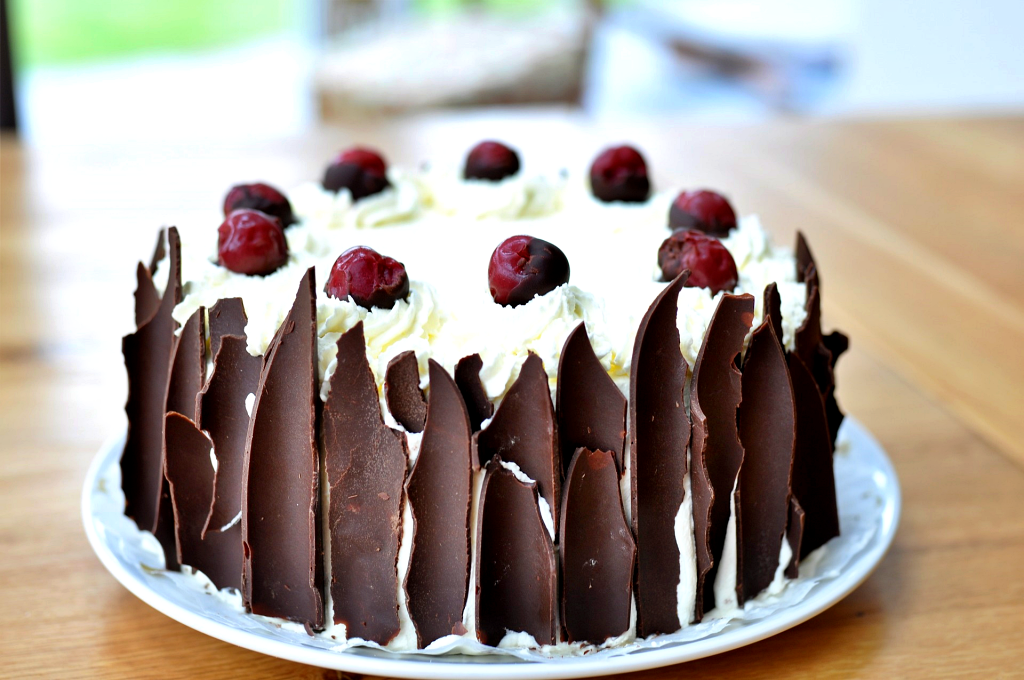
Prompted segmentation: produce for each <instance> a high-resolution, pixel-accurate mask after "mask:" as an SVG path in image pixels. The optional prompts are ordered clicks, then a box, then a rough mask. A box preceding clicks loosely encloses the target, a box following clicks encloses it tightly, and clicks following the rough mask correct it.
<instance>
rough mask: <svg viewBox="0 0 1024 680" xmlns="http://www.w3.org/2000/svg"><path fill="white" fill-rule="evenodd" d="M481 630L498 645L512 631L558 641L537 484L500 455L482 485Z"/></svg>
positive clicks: (551, 559)
mask: <svg viewBox="0 0 1024 680" xmlns="http://www.w3.org/2000/svg"><path fill="white" fill-rule="evenodd" d="M477 536H478V540H477V550H478V551H479V558H478V559H479V562H478V571H477V587H478V588H479V596H478V597H479V601H478V602H479V603H478V605H477V608H476V612H477V630H478V632H479V634H480V636H481V638H482V642H484V644H488V645H492V646H495V647H496V646H498V643H500V642H501V640H502V638H504V637H505V634H506V633H507V632H508V631H514V632H523V633H529V634H530V635H532V636H533V638H534V639H535V640H536V641H537V642H538V643H539V644H542V645H551V644H554V643H555V640H556V638H555V607H556V604H555V593H556V588H557V586H556V581H557V573H556V571H555V550H554V546H553V545H552V544H551V537H550V536H549V535H548V530H547V529H546V528H545V526H544V521H543V519H541V515H540V506H539V504H538V501H537V485H536V484H535V483H530V484H527V483H526V482H523V481H520V480H519V479H518V478H517V477H516V474H515V473H514V472H512V471H511V470H509V469H507V468H505V467H504V466H503V465H502V464H501V462H500V461H499V460H497V459H495V460H492V461H491V462H489V463H487V467H486V472H485V476H484V482H483V486H482V488H481V489H480V522H479V524H478V534H477Z"/></svg>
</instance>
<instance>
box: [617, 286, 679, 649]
mask: <svg viewBox="0 0 1024 680" xmlns="http://www.w3.org/2000/svg"><path fill="white" fill-rule="evenodd" d="M689 275H690V272H689V270H684V271H683V273H682V274H680V275H679V276H678V277H677V278H676V279H675V280H673V281H672V282H671V283H669V284H668V285H667V286H665V288H664V289H663V290H662V291H661V293H659V294H658V296H657V297H656V298H655V299H654V302H652V303H651V306H650V308H649V309H648V310H647V313H646V314H644V317H643V319H642V320H641V321H640V326H639V329H638V330H637V334H636V340H635V341H634V343H633V358H632V367H633V370H632V372H631V374H630V381H629V418H630V452H629V456H630V459H629V462H630V465H629V467H630V471H629V472H630V487H631V495H632V502H631V508H632V513H631V516H632V529H633V534H634V536H635V538H636V546H637V569H636V586H635V590H636V602H637V635H638V636H640V637H646V636H648V635H651V634H652V633H674V632H675V631H677V630H679V628H680V627H681V626H682V625H683V624H685V623H687V622H686V621H682V622H681V621H679V616H678V612H677V598H676V586H677V584H678V583H679V548H678V546H677V545H676V539H675V516H676V514H677V513H678V511H679V506H680V504H681V503H682V502H683V481H684V478H685V476H686V447H687V446H688V445H689V442H690V421H689V419H688V417H687V414H686V405H685V399H684V390H685V388H686V373H687V364H686V359H684V358H683V355H682V352H681V351H680V349H679V329H678V327H677V326H676V306H677V301H678V299H679V291H680V290H681V289H682V287H683V284H684V283H685V282H686V279H687V278H688V277H689Z"/></svg>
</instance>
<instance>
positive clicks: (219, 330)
mask: <svg viewBox="0 0 1024 680" xmlns="http://www.w3.org/2000/svg"><path fill="white" fill-rule="evenodd" d="M248 322H249V318H248V317H247V316H246V315H245V307H244V306H243V305H242V298H237V297H236V298H223V299H221V300H217V302H215V303H214V305H213V307H210V356H212V357H216V356H217V352H219V351H220V341H221V338H223V337H224V336H225V335H238V336H241V337H243V338H244V337H245V325H246V324H247V323H248Z"/></svg>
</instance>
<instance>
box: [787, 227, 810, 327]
mask: <svg viewBox="0 0 1024 680" xmlns="http://www.w3.org/2000/svg"><path fill="white" fill-rule="evenodd" d="M810 266H816V265H815V263H814V255H813V254H812V253H811V247H810V246H809V245H808V244H807V239H806V238H804V234H803V232H801V231H797V232H796V280H797V281H798V282H800V283H804V282H805V281H806V279H807V268H808V267H810ZM780 337H781V336H780Z"/></svg>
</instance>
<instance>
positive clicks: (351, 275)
mask: <svg viewBox="0 0 1024 680" xmlns="http://www.w3.org/2000/svg"><path fill="white" fill-rule="evenodd" d="M324 292H325V293H327V294H328V295H330V296H331V297H334V298H338V299H339V300H344V299H346V298H348V297H349V296H351V297H352V299H353V300H355V303H356V304H357V305H359V306H360V307H365V308H366V309H370V308H371V307H381V308H383V309H391V308H392V307H394V306H395V302H397V301H398V300H404V299H405V298H406V297H408V295H409V275H408V274H406V272H405V265H403V264H402V263H401V262H398V261H397V260H395V259H392V258H390V257H385V256H383V255H381V254H380V253H378V252H377V251H376V250H374V249H373V248H367V247H366V246H356V247H355V248H349V249H348V250H346V251H345V252H343V253H342V254H341V255H339V256H338V259H337V260H335V262H334V266H333V267H331V274H330V276H329V277H328V279H327V285H326V286H324Z"/></svg>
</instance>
